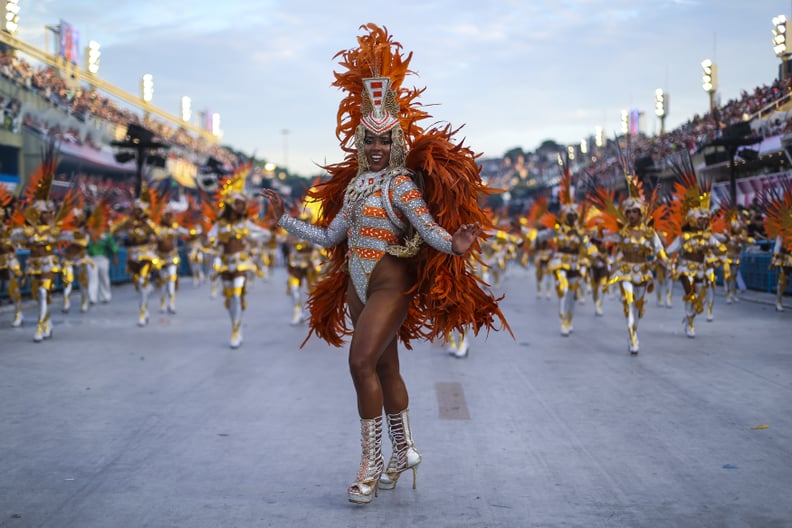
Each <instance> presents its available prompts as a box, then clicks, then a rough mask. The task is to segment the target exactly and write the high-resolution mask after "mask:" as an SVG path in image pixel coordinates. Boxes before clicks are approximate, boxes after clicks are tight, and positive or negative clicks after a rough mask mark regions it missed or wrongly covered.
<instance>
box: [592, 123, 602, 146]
mask: <svg viewBox="0 0 792 528" xmlns="http://www.w3.org/2000/svg"><path fill="white" fill-rule="evenodd" d="M594 144H595V145H597V146H598V147H602V146H604V145H605V129H604V128H602V127H601V126H596V127H594Z"/></svg>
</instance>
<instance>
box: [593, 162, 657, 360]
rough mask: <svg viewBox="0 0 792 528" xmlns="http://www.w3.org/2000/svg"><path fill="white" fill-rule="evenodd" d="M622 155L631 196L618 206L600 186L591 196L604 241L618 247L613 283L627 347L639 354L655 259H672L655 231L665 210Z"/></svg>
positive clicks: (614, 263)
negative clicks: (640, 328) (640, 329)
mask: <svg viewBox="0 0 792 528" xmlns="http://www.w3.org/2000/svg"><path fill="white" fill-rule="evenodd" d="M620 157H621V163H622V167H623V170H624V176H625V180H626V183H627V191H628V195H627V196H626V197H625V198H624V199H622V200H621V202H620V203H619V205H618V206H617V205H616V204H615V200H614V198H613V196H614V195H613V192H612V191H609V190H606V189H604V188H602V187H600V188H598V189H596V191H595V192H594V193H593V194H592V195H591V197H590V199H591V201H592V203H593V204H594V206H595V207H596V208H597V209H598V210H599V216H598V218H597V220H598V221H599V223H600V226H601V227H602V228H603V230H604V231H605V232H606V233H607V235H606V236H605V239H604V240H605V241H606V242H610V243H613V244H614V245H615V248H616V253H615V255H614V257H613V261H614V262H613V271H612V273H611V278H610V280H609V283H610V284H618V285H619V289H620V291H621V297H622V302H623V307H624V317H625V319H626V320H627V335H628V346H627V350H628V351H629V352H630V354H631V355H637V354H638V350H639V341H638V323H639V321H640V320H641V318H642V317H643V316H644V310H645V303H646V294H647V293H651V292H652V288H653V286H654V277H653V276H652V265H653V261H655V262H659V263H660V264H659V265H661V266H665V265H667V264H666V263H667V261H668V258H667V256H666V253H665V251H664V249H663V244H662V242H661V241H660V237H659V236H658V235H657V232H656V231H655V223H656V221H657V220H659V219H660V218H661V217H662V212H659V213H658V211H662V209H660V208H658V207H657V206H656V200H655V199H654V196H652V197H651V198H649V199H647V198H646V197H645V196H644V192H643V185H642V184H641V182H640V181H639V180H638V177H637V176H636V174H635V171H634V170H633V169H632V167H631V165H630V163H629V162H628V160H627V158H626V157H625V155H624V154H622V153H621V151H620Z"/></svg>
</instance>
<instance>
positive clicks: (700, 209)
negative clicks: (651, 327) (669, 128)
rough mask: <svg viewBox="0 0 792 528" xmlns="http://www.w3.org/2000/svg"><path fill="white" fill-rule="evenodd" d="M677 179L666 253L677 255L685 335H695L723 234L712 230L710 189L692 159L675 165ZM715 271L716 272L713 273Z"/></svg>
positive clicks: (672, 200)
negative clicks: (701, 178)
mask: <svg viewBox="0 0 792 528" xmlns="http://www.w3.org/2000/svg"><path fill="white" fill-rule="evenodd" d="M674 171H675V172H676V174H677V181H676V182H675V183H674V190H673V195H672V197H671V200H670V203H669V210H670V214H669V229H668V232H669V233H671V234H672V235H673V236H674V237H675V238H674V239H673V241H672V242H671V244H670V245H669V246H668V247H667V248H666V252H667V253H668V254H669V255H671V254H677V260H676V267H675V277H676V279H677V280H679V281H680V283H681V284H682V289H683V290H684V296H683V297H682V300H683V301H684V308H685V316H684V318H683V319H682V323H683V324H684V330H685V335H686V336H688V337H690V338H693V337H696V328H695V324H694V321H695V318H696V315H697V314H700V313H702V312H703V311H704V304H705V301H706V299H707V291H708V288H709V284H710V282H711V281H710V279H709V278H708V273H710V272H712V270H711V267H710V265H709V264H708V261H707V260H708V258H711V255H712V254H717V253H720V252H722V251H723V249H724V246H723V244H722V237H721V236H718V235H715V234H714V233H713V232H712V215H711V212H710V198H711V194H710V189H709V184H708V183H707V182H701V181H699V179H698V177H697V176H696V173H695V171H694V170H693V163H692V161H691V160H690V158H689V157H688V158H683V159H682V160H681V161H680V162H679V163H677V164H675V165H674ZM713 273H714V272H713Z"/></svg>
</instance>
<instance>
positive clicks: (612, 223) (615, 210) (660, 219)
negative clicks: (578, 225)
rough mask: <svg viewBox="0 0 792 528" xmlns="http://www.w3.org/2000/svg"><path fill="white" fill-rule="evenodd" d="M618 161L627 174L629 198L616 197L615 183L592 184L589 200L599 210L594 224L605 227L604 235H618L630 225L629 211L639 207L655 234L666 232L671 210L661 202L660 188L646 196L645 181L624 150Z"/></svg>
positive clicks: (625, 174)
mask: <svg viewBox="0 0 792 528" xmlns="http://www.w3.org/2000/svg"><path fill="white" fill-rule="evenodd" d="M619 160H620V163H621V166H622V172H623V174H624V183H625V189H626V191H627V192H626V196H624V197H623V198H622V199H621V200H619V199H618V198H617V196H616V190H615V187H616V185H615V184H610V185H604V184H602V183H601V182H599V181H598V180H592V181H590V182H589V186H590V187H591V189H590V190H589V193H588V201H589V202H590V203H591V205H592V206H593V207H594V208H595V209H596V210H597V213H596V215H594V219H593V221H592V222H591V224H593V225H594V226H596V227H597V228H602V229H603V230H604V231H605V232H608V233H617V232H619V231H621V229H622V228H623V227H624V226H625V225H627V216H626V211H628V210H629V209H635V208H638V209H639V210H640V211H641V216H642V218H643V219H644V221H645V222H646V225H647V226H649V227H652V228H654V229H655V230H656V231H660V232H667V231H666V230H667V229H669V228H670V226H669V224H668V207H667V206H666V205H665V204H661V203H660V202H659V200H658V187H655V188H654V189H653V190H652V192H651V193H650V194H649V196H646V194H645V192H644V185H643V182H641V181H640V179H639V178H638V175H637V174H636V173H635V169H634V168H633V166H632V163H630V161H629V160H628V158H627V156H626V155H625V154H624V153H623V152H622V151H621V149H619ZM589 227H591V225H589Z"/></svg>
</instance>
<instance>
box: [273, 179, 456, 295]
mask: <svg viewBox="0 0 792 528" xmlns="http://www.w3.org/2000/svg"><path fill="white" fill-rule="evenodd" d="M383 196H387V199H384V198H383ZM407 223H409V224H411V225H412V226H413V227H414V228H415V230H416V231H417V232H418V234H419V235H420V236H421V238H422V239H423V241H424V242H426V243H428V244H429V245H430V246H432V247H433V248H435V249H436V250H438V251H442V252H443V253H449V254H453V250H452V248H451V235H450V234H449V233H448V231H446V230H445V229H443V228H442V227H441V226H439V225H438V224H437V222H435V220H434V218H432V215H431V214H430V213H429V209H428V207H427V206H426V202H425V201H424V199H423V196H422V195H421V192H420V191H419V190H418V188H417V187H416V185H415V183H414V182H413V181H412V178H410V172H409V171H408V170H407V169H406V168H397V169H393V170H388V169H384V170H381V171H379V172H374V173H372V172H368V173H364V174H360V175H358V176H357V177H356V178H355V179H354V180H352V181H351V182H350V183H349V185H348V186H347V189H346V193H345V195H344V204H343V207H342V209H341V211H340V212H339V214H338V215H337V216H336V217H335V218H333V220H332V221H331V222H330V225H328V226H327V227H326V228H322V227H318V226H315V225H311V224H308V223H306V222H303V221H301V220H298V219H296V218H293V217H291V216H288V215H283V216H282V217H281V218H280V220H279V221H278V224H279V225H280V226H281V227H283V228H284V229H285V230H286V231H288V232H289V233H291V234H292V235H294V236H296V237H298V238H301V239H304V240H308V241H309V242H313V243H314V244H318V245H320V246H322V247H332V246H334V245H336V244H338V243H339V242H341V241H342V240H344V239H345V238H346V239H348V244H349V251H348V253H347V264H348V267H349V274H350V277H351V278H352V284H353V285H354V287H355V291H356V292H357V294H358V297H359V298H360V300H361V301H362V302H366V298H367V292H368V281H369V277H370V276H371V273H372V272H373V271H374V267H375V266H376V265H377V262H379V261H380V259H381V258H382V257H383V256H385V254H386V253H391V251H389V249H391V248H392V247H393V246H396V245H399V244H400V243H401V237H402V236H403V234H404V232H405V230H406V229H407V227H408V225H407Z"/></svg>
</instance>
